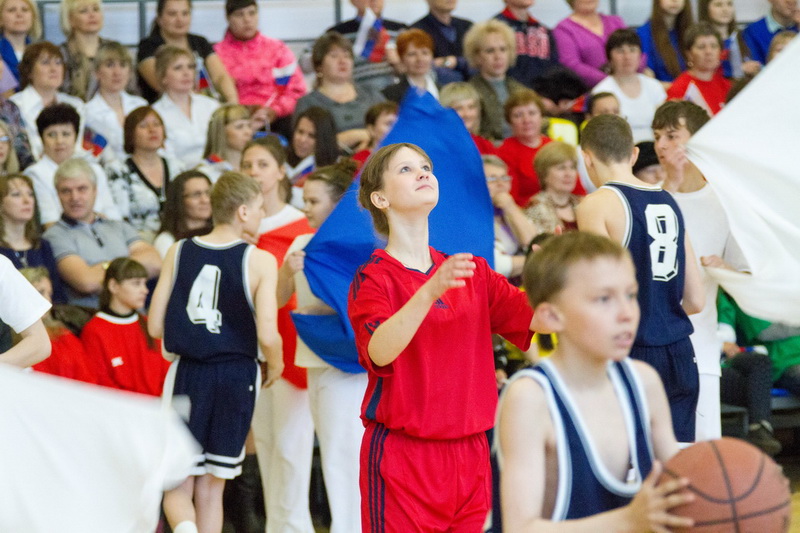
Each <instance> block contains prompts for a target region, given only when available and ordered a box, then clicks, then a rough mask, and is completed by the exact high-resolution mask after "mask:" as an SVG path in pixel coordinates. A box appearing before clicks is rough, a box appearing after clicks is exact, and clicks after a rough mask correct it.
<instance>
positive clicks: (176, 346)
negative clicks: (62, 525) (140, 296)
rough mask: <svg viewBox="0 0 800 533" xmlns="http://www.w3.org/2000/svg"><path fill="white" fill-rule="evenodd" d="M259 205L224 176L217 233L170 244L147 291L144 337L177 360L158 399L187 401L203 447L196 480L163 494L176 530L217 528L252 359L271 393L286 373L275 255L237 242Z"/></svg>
mask: <svg viewBox="0 0 800 533" xmlns="http://www.w3.org/2000/svg"><path fill="white" fill-rule="evenodd" d="M263 202H264V200H263V197H262V195H261V190H260V188H259V186H258V184H257V183H256V182H255V181H253V180H252V179H251V178H249V177H247V176H244V175H242V174H239V173H236V172H226V173H224V174H223V175H222V176H221V177H220V178H219V180H218V181H217V183H216V184H215V185H214V188H213V189H212V191H211V208H212V212H213V218H214V230H213V231H212V232H211V233H209V234H208V235H205V236H203V237H195V238H193V239H183V240H181V241H179V242H177V243H175V244H173V245H172V247H171V248H170V249H169V251H168V252H167V256H166V258H165V268H164V269H163V270H162V271H161V277H160V278H159V280H158V285H157V286H156V290H155V293H154V294H153V301H152V304H151V306H150V322H149V331H150V334H151V335H152V336H153V337H156V338H160V337H163V338H164V348H165V350H166V351H167V352H169V353H171V354H175V356H176V357H175V360H174V362H173V363H172V366H171V367H170V371H169V373H168V374H167V379H166V383H165V385H164V397H165V398H171V397H172V396H174V395H178V394H183V395H188V396H189V399H190V400H191V414H190V417H189V429H190V430H191V432H192V434H193V435H194V437H195V439H197V441H198V442H199V443H200V445H201V446H202V448H203V455H202V456H201V457H200V458H199V461H198V463H197V465H196V467H195V470H194V472H193V473H194V475H193V477H191V478H189V479H188V480H187V481H186V482H184V483H183V484H182V485H181V486H179V487H178V488H176V489H174V490H171V491H169V492H167V493H166V494H165V495H164V512H165V514H166V515H167V519H168V520H169V522H170V525H171V526H172V527H173V531H174V532H175V533H197V532H198V531H199V532H201V533H206V532H208V533H211V532H214V533H218V532H219V531H221V530H222V493H223V490H224V488H225V480H226V479H232V478H234V477H236V476H238V475H239V474H240V473H241V463H242V460H243V459H244V442H245V438H246V437H247V432H248V431H249V429H250V422H251V419H252V417H253V408H254V406H255V400H256V395H257V393H258V388H259V386H260V377H259V376H260V371H259V364H258V361H259V359H262V360H263V359H265V360H266V368H267V375H266V378H265V384H266V385H267V386H268V385H270V384H271V383H272V382H273V381H274V380H275V379H277V378H278V377H279V376H280V375H281V372H282V370H283V357H282V354H281V338H280V336H279V335H278V328H277V303H276V295H275V291H276V282H277V265H276V262H275V258H274V257H272V256H271V255H270V254H268V253H267V252H264V251H263V250H258V249H257V248H255V247H254V246H252V245H249V244H247V243H245V242H244V241H242V235H243V234H244V233H245V232H248V233H251V234H255V233H257V231H258V225H259V223H260V222H261V216H262V210H261V208H262V204H263ZM193 501H194V503H193Z"/></svg>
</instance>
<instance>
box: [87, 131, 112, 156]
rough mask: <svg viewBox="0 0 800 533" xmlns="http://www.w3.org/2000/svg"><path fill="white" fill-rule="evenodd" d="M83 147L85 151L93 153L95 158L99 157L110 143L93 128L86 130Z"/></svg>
mask: <svg viewBox="0 0 800 533" xmlns="http://www.w3.org/2000/svg"><path fill="white" fill-rule="evenodd" d="M81 145H82V146H83V149H84V150H86V151H87V152H91V154H92V155H93V156H95V157H97V156H99V155H100V153H101V152H102V151H103V150H104V149H105V147H106V146H107V145H108V141H107V140H106V138H105V137H103V136H102V135H100V134H99V133H97V132H96V131H94V130H92V129H91V128H86V129H84V130H83V142H82V143H81Z"/></svg>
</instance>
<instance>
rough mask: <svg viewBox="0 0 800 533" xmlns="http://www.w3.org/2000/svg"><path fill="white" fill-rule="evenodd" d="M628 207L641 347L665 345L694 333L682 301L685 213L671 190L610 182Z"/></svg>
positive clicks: (627, 243) (626, 237)
mask: <svg viewBox="0 0 800 533" xmlns="http://www.w3.org/2000/svg"><path fill="white" fill-rule="evenodd" d="M603 187H605V188H607V189H610V190H612V191H614V192H615V193H617V195H618V196H619V198H620V200H622V205H623V206H624V208H625V234H624V236H623V239H622V245H623V246H625V247H626V248H628V250H630V252H631V257H632V258H633V264H634V265H635V267H636V281H638V283H639V308H640V309H641V315H642V316H641V319H640V321H639V331H637V333H636V343H635V344H636V345H638V346H664V345H667V344H672V343H674V342H677V341H679V340H681V339H683V338H686V337H688V336H689V335H691V333H692V331H693V328H692V323H691V322H690V321H689V317H687V316H686V312H685V311H684V310H683V307H682V306H681V300H683V285H684V273H685V270H684V269H685V267H686V248H685V245H684V242H685V233H686V228H685V226H684V223H683V216H682V215H681V210H680V208H679V207H678V204H677V203H676V202H675V200H674V199H673V198H672V195H671V194H670V193H668V192H667V191H664V190H662V189H653V188H645V187H636V186H634V185H628V184H624V183H606V184H605V185H604V186H603Z"/></svg>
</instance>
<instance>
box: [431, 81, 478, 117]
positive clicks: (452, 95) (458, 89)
mask: <svg viewBox="0 0 800 533" xmlns="http://www.w3.org/2000/svg"><path fill="white" fill-rule="evenodd" d="M464 100H475V103H477V104H478V109H479V110H480V107H481V95H480V94H478V89H476V88H475V86H474V85H472V84H471V83H467V82H466V81H454V82H453V83H448V84H447V85H445V86H444V87H442V88H441V89H440V90H439V103H440V104H442V106H443V107H453V106H455V105H456V104H458V103H459V102H463V101H464Z"/></svg>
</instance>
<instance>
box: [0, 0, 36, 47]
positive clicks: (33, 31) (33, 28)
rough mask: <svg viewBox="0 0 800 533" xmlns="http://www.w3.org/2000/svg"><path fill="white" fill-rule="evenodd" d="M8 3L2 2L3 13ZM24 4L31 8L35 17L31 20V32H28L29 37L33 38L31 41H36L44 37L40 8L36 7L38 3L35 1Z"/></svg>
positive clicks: (4, 0) (3, 0) (0, 2)
mask: <svg viewBox="0 0 800 533" xmlns="http://www.w3.org/2000/svg"><path fill="white" fill-rule="evenodd" d="M6 1H7V0H0V11H3V8H5V7H6ZM24 2H25V3H26V4H28V7H29V8H31V14H32V15H33V18H32V20H31V31H29V32H28V35H29V36H30V37H31V39H33V40H34V41H36V40H38V39H39V38H40V37H41V36H42V17H41V15H39V8H38V7H36V2H33V0H24ZM2 29H3V27H2V26H0V30H2Z"/></svg>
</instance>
